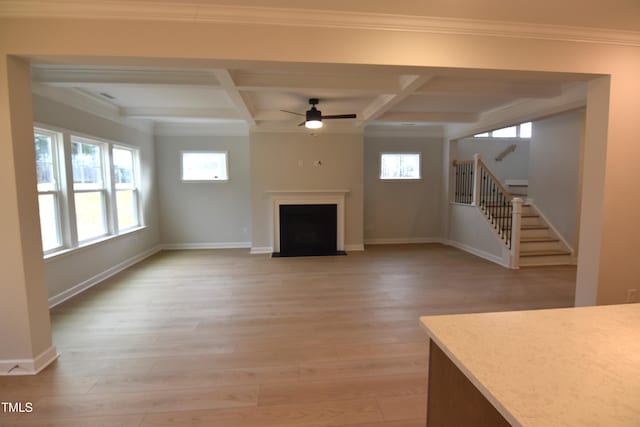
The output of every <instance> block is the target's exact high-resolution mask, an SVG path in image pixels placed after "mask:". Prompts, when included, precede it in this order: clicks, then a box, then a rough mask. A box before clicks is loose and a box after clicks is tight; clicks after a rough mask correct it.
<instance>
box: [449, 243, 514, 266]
mask: <svg viewBox="0 0 640 427" xmlns="http://www.w3.org/2000/svg"><path fill="white" fill-rule="evenodd" d="M442 243H444V244H445V245H448V246H452V247H454V248H456V249H460V250H461V251H465V252H468V253H470V254H472V255H475V256H477V257H480V258H483V259H486V260H487V261H491V262H494V263H496V264H498V265H501V266H503V267H506V268H510V267H509V265H508V264H506V263H505V262H504V260H503V259H502V257H500V256H498V255H494V254H490V253H489V252H485V251H482V250H480V249H476V248H472V247H471V246H468V245H465V244H464V243H460V242H455V241H453V240H446V241H443V242H442Z"/></svg>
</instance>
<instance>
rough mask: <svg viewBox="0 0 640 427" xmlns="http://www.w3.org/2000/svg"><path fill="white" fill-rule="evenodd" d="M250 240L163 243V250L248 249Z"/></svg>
mask: <svg viewBox="0 0 640 427" xmlns="http://www.w3.org/2000/svg"><path fill="white" fill-rule="evenodd" d="M250 247H251V242H220V243H165V244H163V245H162V249H165V250H190V249H248V248H250Z"/></svg>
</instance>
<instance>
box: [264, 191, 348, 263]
mask: <svg viewBox="0 0 640 427" xmlns="http://www.w3.org/2000/svg"><path fill="white" fill-rule="evenodd" d="M349 192H350V190H343V189H340V190H334V189H327V190H267V191H265V194H267V195H269V196H270V197H271V200H272V209H273V211H272V212H273V215H272V217H273V225H272V230H273V233H272V235H271V238H272V242H273V246H272V247H273V251H274V252H280V205H322V204H335V205H337V207H338V223H337V230H336V233H337V246H338V247H337V250H339V251H344V197H345V195H346V194H347V193H349Z"/></svg>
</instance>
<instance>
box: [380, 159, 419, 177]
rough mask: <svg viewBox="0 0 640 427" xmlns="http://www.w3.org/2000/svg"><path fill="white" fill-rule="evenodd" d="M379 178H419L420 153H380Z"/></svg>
mask: <svg viewBox="0 0 640 427" xmlns="http://www.w3.org/2000/svg"><path fill="white" fill-rule="evenodd" d="M380 179H389V180H396V179H398V180H400V179H420V153H381V154H380Z"/></svg>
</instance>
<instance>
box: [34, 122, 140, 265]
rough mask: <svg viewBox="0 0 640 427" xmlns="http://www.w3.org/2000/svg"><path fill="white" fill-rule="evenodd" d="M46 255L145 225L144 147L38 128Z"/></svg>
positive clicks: (39, 189)
mask: <svg viewBox="0 0 640 427" xmlns="http://www.w3.org/2000/svg"><path fill="white" fill-rule="evenodd" d="M34 142H35V153H36V159H35V160H36V170H37V175H38V201H39V208H40V225H41V234H42V247H43V251H44V254H45V255H51V254H54V253H56V252H59V251H61V250H67V249H73V248H76V247H79V246H80V245H87V244H91V243H92V242H93V241H95V240H96V239H100V240H102V238H104V237H105V236H111V235H117V234H119V233H121V232H123V231H126V230H132V229H134V228H136V227H139V226H140V225H142V221H141V218H142V215H141V214H140V206H141V203H140V192H139V187H138V176H139V174H138V150H136V149H134V148H127V147H124V146H120V145H115V144H113V143H111V142H108V141H101V140H98V139H97V138H92V137H85V136H77V135H71V134H70V133H69V132H67V131H60V132H54V131H51V130H48V129H44V128H34Z"/></svg>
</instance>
